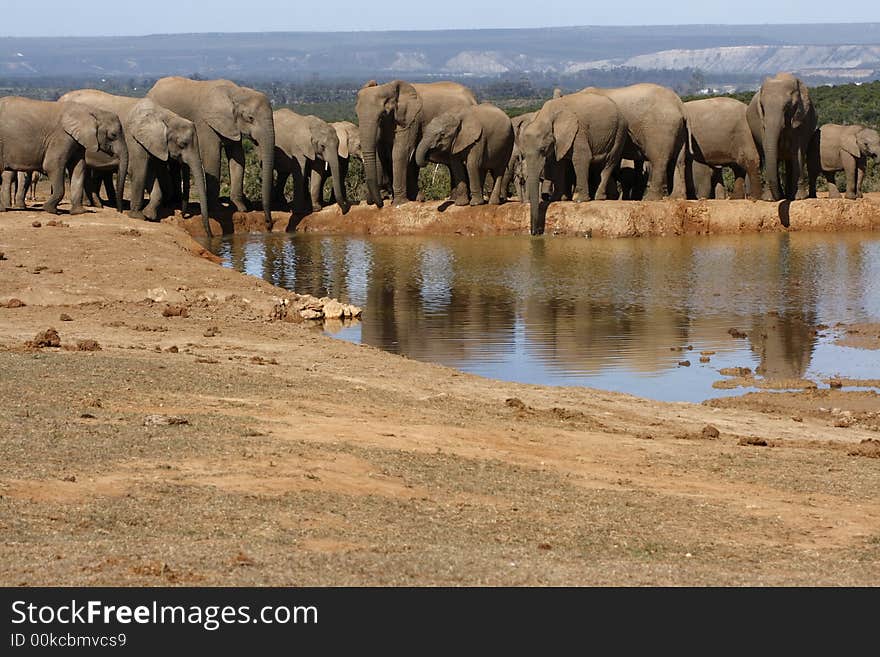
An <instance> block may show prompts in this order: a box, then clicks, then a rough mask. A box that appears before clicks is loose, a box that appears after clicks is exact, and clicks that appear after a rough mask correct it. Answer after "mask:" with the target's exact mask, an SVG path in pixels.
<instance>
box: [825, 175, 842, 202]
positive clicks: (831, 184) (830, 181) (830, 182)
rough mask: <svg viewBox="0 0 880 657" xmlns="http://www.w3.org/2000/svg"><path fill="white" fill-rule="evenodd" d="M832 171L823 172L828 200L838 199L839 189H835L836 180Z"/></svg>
mask: <svg viewBox="0 0 880 657" xmlns="http://www.w3.org/2000/svg"><path fill="white" fill-rule="evenodd" d="M834 174H835V172H834V171H824V172H823V174H822V175H824V176H825V183H826V184H827V186H828V198H840V189H838V187H837V179H836V176H835V175H834Z"/></svg>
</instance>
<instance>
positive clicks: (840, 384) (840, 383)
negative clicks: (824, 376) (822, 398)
mask: <svg viewBox="0 0 880 657" xmlns="http://www.w3.org/2000/svg"><path fill="white" fill-rule="evenodd" d="M828 387H829V388H842V387H843V381H841V380H840V379H831V380H830V381H829V382H828Z"/></svg>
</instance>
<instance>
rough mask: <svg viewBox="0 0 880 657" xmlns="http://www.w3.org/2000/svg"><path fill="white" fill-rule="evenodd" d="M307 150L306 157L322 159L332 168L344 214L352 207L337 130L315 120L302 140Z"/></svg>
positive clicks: (334, 189) (334, 186)
mask: <svg viewBox="0 0 880 657" xmlns="http://www.w3.org/2000/svg"><path fill="white" fill-rule="evenodd" d="M299 143H301V144H303V145H304V146H305V148H306V153H305V156H306V157H307V158H308V159H310V160H314V159H316V158H317V159H321V160H323V161H324V162H326V163H327V166H328V167H329V168H330V175H331V176H332V177H333V194H334V196H335V197H336V203H337V205H339V209H340V210H342V214H345V213H346V212H348V210H349V208H350V207H351V206H350V205H349V203H348V199H347V198H346V196H345V180H344V176H343V174H342V170H341V168H340V166H339V156H340V154H341V153H340V148H341V146H340V141H339V136H338V134H337V131H336V128H334V127H333V126H332V125H330V124H329V123H326V122H325V121H322V120H321V119H317V118H316V119H315V120H314V121H312V122H310V125H309V126H308V134H307V135H303V137H302V139H301V140H300V142H299Z"/></svg>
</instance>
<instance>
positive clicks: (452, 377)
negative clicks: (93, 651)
mask: <svg viewBox="0 0 880 657" xmlns="http://www.w3.org/2000/svg"><path fill="white" fill-rule="evenodd" d="M866 203H867V202H866ZM326 212H327V214H330V211H326ZM387 212H388V213H392V212H394V211H393V210H388V211H387ZM322 214H323V213H322ZM357 216H358V211H357V210H355V211H354V212H353V213H352V215H351V217H352V219H354V218H355V217H357ZM383 216H385V215H384V213H383ZM389 216H390V215H389ZM47 219H48V217H47V216H46V215H43V214H40V213H33V212H11V213H7V214H5V215H2V216H0V251H2V252H3V254H4V259H2V260H0V297H2V298H0V300H5V301H7V302H8V301H9V300H10V299H17V300H19V302H20V303H14V304H12V306H11V307H0V373H2V376H0V462H2V464H3V465H2V467H0V528H2V537H3V539H2V542H0V584H5V585H17V584H26V585H36V584H169V583H170V584H193V585H202V584H228V585H240V584H259V585H269V584H275V585H287V584H290V585H307V584H451V585H458V584H694V585H701V584H839V585H857V584H862V585H876V584H878V583H880V486H878V483H880V478H878V463H880V461H878V460H877V459H876V458H871V457H873V456H876V455H877V453H878V451H880V450H877V449H876V446H875V443H874V442H872V441H874V440H876V439H877V438H880V433H878V431H877V430H876V429H877V427H876V424H877V421H876V417H877V415H876V414H877V413H878V412H880V405H878V401H877V397H876V395H875V396H871V395H868V394H866V393H853V395H850V394H849V393H846V392H841V391H834V392H833V399H830V398H829V399H825V398H824V397H823V398H821V399H820V398H819V397H817V396H816V395H818V394H819V393H820V392H824V391H807V392H805V393H803V394H800V395H792V394H790V393H762V394H761V395H757V396H750V397H749V398H746V399H743V400H740V401H738V402H736V403H734V402H725V403H724V404H723V405H722V404H720V403H719V405H717V406H710V405H693V404H666V403H659V402H653V401H648V400H644V399H637V398H634V397H629V396H626V395H620V394H614V393H608V392H602V391H596V390H589V389H583V388H564V389H560V388H547V387H540V386H527V385H517V384H508V383H501V382H498V381H491V380H487V379H482V378H479V377H475V376H470V375H466V374H462V373H460V372H457V371H454V370H451V369H448V368H444V367H439V366H433V365H427V364H423V363H418V362H414V361H410V360H407V359H405V358H401V357H397V356H393V355H390V354H387V353H384V352H381V351H378V350H375V349H372V348H369V347H362V346H357V345H353V344H349V343H346V342H341V341H335V340H333V339H330V338H327V337H325V336H323V335H322V334H321V333H320V331H316V330H315V329H314V328H313V326H312V324H310V323H309V322H301V323H293V322H287V321H281V320H279V319H277V317H278V316H279V315H278V313H276V312H275V311H274V309H275V308H276V306H277V299H278V297H279V296H280V295H283V292H282V291H281V290H278V289H276V288H273V287H272V286H270V285H268V284H266V283H264V282H263V281H259V280H256V279H253V278H249V277H246V276H243V275H240V274H237V273H235V272H233V271H230V270H227V269H223V268H221V267H219V266H217V264H215V263H214V262H212V261H211V259H210V258H209V257H199V255H202V256H206V255H207V254H205V253H204V252H203V251H202V250H201V248H200V247H199V246H198V245H197V244H195V243H194V242H193V241H192V240H191V239H189V238H188V237H187V236H186V235H185V234H184V233H182V232H180V231H178V230H177V229H176V228H174V227H173V226H170V225H166V224H148V223H144V222H139V221H133V220H129V219H126V218H123V217H121V216H119V215H117V214H116V213H114V212H112V211H102V212H92V213H89V214H86V215H83V216H79V217H66V216H64V217H62V219H63V222H64V223H65V224H67V227H63V226H62V227H58V226H48V225H47ZM346 220H348V218H346ZM34 221H40V222H41V227H40V228H34V227H32V222H34ZM6 305H9V304H8V303H7V304H6ZM169 306H173V307H176V308H177V309H178V310H176V311H168V309H169ZM181 309H185V312H183V311H182V310H181ZM273 318H275V319H273ZM48 328H53V329H55V331H56V332H57V334H58V335H57V338H54V337H53V336H51V335H49V336H46V335H43V336H42V338H43V339H42V340H35V338H36V336H37V335H38V334H39V333H41V332H43V331H45V330H46V329H48ZM90 341H91V342H90ZM28 343H30V344H28ZM35 343H36V344H35ZM39 344H48V345H53V344H58V345H60V346H43V347H41V346H39ZM771 400H781V402H780V403H779V404H775V405H772V404H770V403H769V401H771ZM787 400H791V401H787ZM783 402H784V403H783ZM786 403H790V404H795V405H797V407H788V406H786V405H785V404H786ZM850 403H852V405H853V408H852V410H850V411H849V413H850V415H849V416H847V415H845V413H846V412H847V410H848V408H847V406H848V404H850ZM798 404H799V405H798ZM722 406H724V407H722ZM820 408H823V409H826V410H819V409H820ZM756 409H757V410H756ZM811 409H813V410H814V411H815V412H812V411H811ZM827 409H831V410H827ZM835 409H836V410H835ZM807 411H811V412H807ZM872 414H873V415H872ZM847 417H849V418H855V419H854V420H852V421H846V422H844V421H842V418H847Z"/></svg>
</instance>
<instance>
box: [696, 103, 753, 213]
mask: <svg viewBox="0 0 880 657" xmlns="http://www.w3.org/2000/svg"><path fill="white" fill-rule="evenodd" d="M684 110H685V118H686V119H687V130H688V146H687V152H686V157H685V166H686V170H685V176H686V180H687V183H688V197H689V198H710V197H711V196H712V195H713V192H714V186H713V182H715V181H717V179H718V176H719V173H718V171H717V169H718V168H719V167H726V166H729V167H731V168H732V169H733V173H734V175H735V176H736V183H735V186H734V191H733V195H732V198H745V196H746V186H745V182H746V176H748V182H749V195H750V196H751V197H752V198H759V197H760V196H761V175H760V171H761V158H760V156H759V155H758V148H757V146H755V140H754V138H753V137H752V131H751V130H750V129H749V122H748V120H747V119H746V111H747V110H748V106H747V105H746V104H745V103H741V102H740V101H738V100H736V99H734V98H704V99H702V100H692V101H690V102H688V103H685V104H684Z"/></svg>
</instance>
